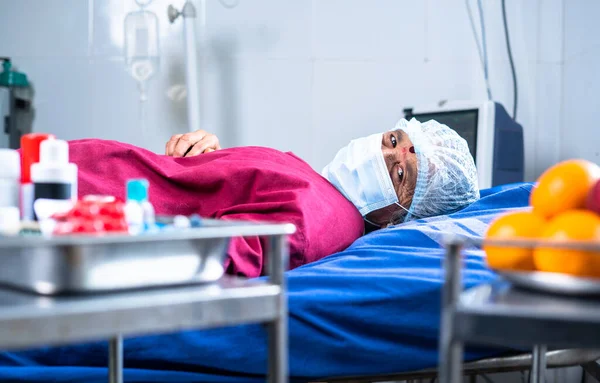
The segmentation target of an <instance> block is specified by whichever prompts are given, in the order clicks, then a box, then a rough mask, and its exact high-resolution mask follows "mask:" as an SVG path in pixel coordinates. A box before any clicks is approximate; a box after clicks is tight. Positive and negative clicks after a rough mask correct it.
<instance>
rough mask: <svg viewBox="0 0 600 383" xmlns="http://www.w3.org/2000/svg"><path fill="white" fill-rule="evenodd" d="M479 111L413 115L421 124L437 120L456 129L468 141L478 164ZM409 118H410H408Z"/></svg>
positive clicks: (468, 110) (467, 110)
mask: <svg viewBox="0 0 600 383" xmlns="http://www.w3.org/2000/svg"><path fill="white" fill-rule="evenodd" d="M478 115H479V111H478V110H477V109H466V110H453V111H448V112H434V113H412V114H411V116H410V117H414V118H416V119H417V120H419V121H420V122H426V121H429V120H436V121H437V122H439V123H440V124H444V125H447V126H449V127H450V128H452V129H454V130H455V131H456V133H458V134H459V135H460V136H461V137H462V138H464V139H465V140H467V144H468V145H469V150H470V151H471V155H472V156H473V159H474V160H475V162H477V156H476V154H477V121H478ZM407 117H408V116H407Z"/></svg>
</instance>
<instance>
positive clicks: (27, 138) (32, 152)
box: [20, 133, 54, 221]
mask: <svg viewBox="0 0 600 383" xmlns="http://www.w3.org/2000/svg"><path fill="white" fill-rule="evenodd" d="M51 139H54V135H52V134H46V133H28V134H25V135H23V136H22V137H21V205H20V206H21V219H23V220H24V221H33V183H32V181H31V165H33V164H35V163H37V162H39V161H40V144H41V143H42V141H44V140H51Z"/></svg>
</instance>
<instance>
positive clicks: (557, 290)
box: [498, 271, 600, 296]
mask: <svg viewBox="0 0 600 383" xmlns="http://www.w3.org/2000/svg"><path fill="white" fill-rule="evenodd" d="M498 274H499V275H501V276H502V277H504V279H506V280H507V281H508V282H510V283H512V284H513V285H514V286H516V287H519V288H524V289H527V290H535V291H539V292H544V293H552V294H562V295H572V296H582V295H584V296H600V278H598V279H597V278H583V277H575V276H571V275H567V274H560V273H548V272H543V271H531V272H524V271H523V272H519V271H498Z"/></svg>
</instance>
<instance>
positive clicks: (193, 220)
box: [190, 214, 202, 228]
mask: <svg viewBox="0 0 600 383" xmlns="http://www.w3.org/2000/svg"><path fill="white" fill-rule="evenodd" d="M190 225H191V226H192V227H194V228H196V227H202V217H200V215H198V214H192V215H191V217H190Z"/></svg>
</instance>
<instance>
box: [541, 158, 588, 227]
mask: <svg viewBox="0 0 600 383" xmlns="http://www.w3.org/2000/svg"><path fill="white" fill-rule="evenodd" d="M598 179H600V167H599V166H598V165H596V164H595V163H593V162H590V161H586V160H577V159H576V160H567V161H563V162H560V163H558V164H556V165H554V166H552V167H550V168H549V169H547V170H546V171H545V172H544V173H543V174H542V175H541V176H540V177H539V178H538V184H537V186H536V187H535V188H534V189H533V191H532V192H531V197H530V204H531V206H533V211H534V212H536V213H538V214H540V215H542V216H544V217H546V218H551V217H554V216H556V215H557V214H560V213H562V212H565V211H567V210H572V209H583V208H584V207H585V203H586V199H587V197H588V194H589V191H590V189H591V188H592V186H593V185H594V183H595V182H596V181H597V180H598Z"/></svg>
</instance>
